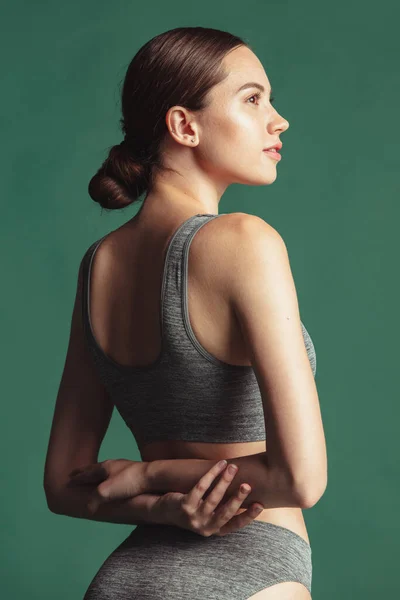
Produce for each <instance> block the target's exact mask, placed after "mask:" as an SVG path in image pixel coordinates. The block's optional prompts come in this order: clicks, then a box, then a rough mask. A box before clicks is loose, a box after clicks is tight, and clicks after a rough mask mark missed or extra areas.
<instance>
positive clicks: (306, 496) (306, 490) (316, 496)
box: [296, 479, 328, 509]
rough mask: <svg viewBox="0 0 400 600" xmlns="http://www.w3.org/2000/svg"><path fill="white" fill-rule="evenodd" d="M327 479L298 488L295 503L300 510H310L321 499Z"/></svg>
mask: <svg viewBox="0 0 400 600" xmlns="http://www.w3.org/2000/svg"><path fill="white" fill-rule="evenodd" d="M327 483H328V482H327V479H324V480H320V481H318V482H317V483H316V482H315V481H313V482H308V484H307V485H303V486H298V487H297V490H296V497H297V502H298V505H299V506H300V508H303V509H306V508H312V507H313V506H315V505H316V504H317V502H318V501H319V500H320V499H321V498H322V496H323V495H324V493H325V490H326V488H327Z"/></svg>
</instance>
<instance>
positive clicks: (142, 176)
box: [88, 138, 147, 209]
mask: <svg viewBox="0 0 400 600" xmlns="http://www.w3.org/2000/svg"><path fill="white" fill-rule="evenodd" d="M146 181H147V177H146V168H145V165H144V164H142V163H141V162H140V159H139V158H137V157H136V156H134V155H133V152H132V148H130V147H128V144H127V140H126V138H125V139H123V140H122V142H121V143H120V144H117V145H116V146H112V148H111V149H110V151H109V155H108V157H107V159H106V160H105V161H104V162H103V164H102V165H101V167H100V169H99V170H98V171H97V173H96V174H95V175H94V176H93V177H92V179H91V180H90V182H89V186H88V192H89V195H90V197H91V198H92V200H94V201H95V202H98V203H99V204H100V205H101V206H102V207H103V208H108V209H118V208H124V207H125V206H128V205H129V204H132V202H134V201H135V200H136V199H137V198H138V197H139V196H140V195H141V194H142V193H143V192H144V191H145V190H146V187H147V183H146Z"/></svg>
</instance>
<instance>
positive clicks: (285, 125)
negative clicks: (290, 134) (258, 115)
mask: <svg viewBox="0 0 400 600" xmlns="http://www.w3.org/2000/svg"><path fill="white" fill-rule="evenodd" d="M275 112H276V115H275V118H274V119H273V120H272V121H271V123H270V125H271V129H273V131H274V132H275V131H280V132H281V133H282V132H284V131H286V130H287V129H289V121H287V120H286V119H285V118H284V117H282V116H281V115H280V114H279V113H278V112H277V111H275Z"/></svg>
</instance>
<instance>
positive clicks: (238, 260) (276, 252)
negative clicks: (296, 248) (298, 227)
mask: <svg viewBox="0 0 400 600" xmlns="http://www.w3.org/2000/svg"><path fill="white" fill-rule="evenodd" d="M196 238H198V240H197V242H196V249H195V250H194V253H196V254H197V252H196V250H197V249H198V250H199V257H200V256H202V257H203V258H204V257H207V260H206V261H203V262H205V263H206V264H207V268H208V275H209V276H210V272H211V273H213V274H215V283H219V284H221V285H222V286H223V289H224V291H225V292H226V293H230V292H231V291H232V288H231V286H232V285H233V284H234V283H235V282H237V281H238V275H239V273H247V270H248V269H249V268H250V267H254V265H255V261H257V262H258V263H259V262H260V261H261V262H263V261H265V259H268V261H269V262H271V260H272V259H273V258H274V257H275V258H279V257H281V258H282V257H283V259H284V260H287V258H288V257H287V249H286V245H285V242H284V240H283V238H282V236H281V235H280V233H279V232H278V231H277V230H276V229H275V228H274V227H272V225H270V224H269V223H267V222H266V221H265V220H264V219H262V218H261V217H259V216H257V215H253V214H249V213H243V212H235V213H230V214H223V215H220V216H219V217H218V218H216V219H212V220H211V221H209V222H208V223H207V224H206V226H205V227H202V228H201V229H200V231H199V232H198V233H197V235H196V236H195V238H194V240H196ZM210 265H212V266H211V267H210Z"/></svg>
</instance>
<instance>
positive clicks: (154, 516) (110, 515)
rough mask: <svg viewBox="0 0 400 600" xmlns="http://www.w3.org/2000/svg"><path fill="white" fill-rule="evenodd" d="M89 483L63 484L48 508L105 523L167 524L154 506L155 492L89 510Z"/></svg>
mask: <svg viewBox="0 0 400 600" xmlns="http://www.w3.org/2000/svg"><path fill="white" fill-rule="evenodd" d="M92 490H93V487H92V486H91V487H90V489H89V488H88V487H87V486H79V487H75V488H68V487H65V488H64V490H63V491H62V492H61V493H60V495H59V497H58V499H57V501H54V503H51V501H48V506H49V509H50V510H51V512H53V513H55V514H57V515H65V516H67V517H75V518H77V519H88V520H90V521H101V522H106V523H120V524H125V525H139V524H141V523H159V524H167V520H166V518H165V517H163V515H162V513H161V511H160V510H158V505H157V501H158V499H159V498H160V497H161V496H160V495H157V494H140V495H138V496H135V497H133V498H128V499H127V500H121V501H118V500H114V501H112V502H105V503H104V504H101V505H100V506H99V507H98V509H97V510H96V512H95V514H92V513H91V512H90V511H89V510H88V508H87V504H88V502H89V499H90V495H91V493H92Z"/></svg>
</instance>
